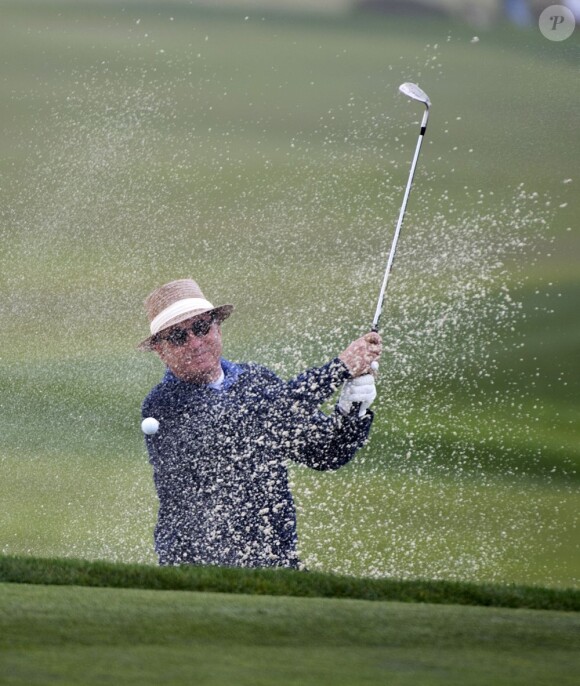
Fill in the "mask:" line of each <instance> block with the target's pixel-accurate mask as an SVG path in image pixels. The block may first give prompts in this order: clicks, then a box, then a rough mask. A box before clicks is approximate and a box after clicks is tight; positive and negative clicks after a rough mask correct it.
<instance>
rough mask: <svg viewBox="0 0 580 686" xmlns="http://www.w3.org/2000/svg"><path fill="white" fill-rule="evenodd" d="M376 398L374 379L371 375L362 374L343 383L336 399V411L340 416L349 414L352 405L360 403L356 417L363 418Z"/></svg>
mask: <svg viewBox="0 0 580 686" xmlns="http://www.w3.org/2000/svg"><path fill="white" fill-rule="evenodd" d="M376 397H377V389H376V388H375V377H374V376H373V375H372V374H363V376H357V377H356V379H349V381H346V382H345V384H344V386H343V387H342V391H341V393H340V398H339V399H338V409H339V410H340V411H341V412H342V414H350V411H351V410H352V406H353V403H360V409H359V411H358V416H359V417H364V415H365V414H366V411H367V410H368V408H369V407H370V406H371V404H372V402H373V400H374V399H375V398H376Z"/></svg>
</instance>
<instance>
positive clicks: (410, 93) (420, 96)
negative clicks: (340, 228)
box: [371, 83, 431, 331]
mask: <svg viewBox="0 0 580 686" xmlns="http://www.w3.org/2000/svg"><path fill="white" fill-rule="evenodd" d="M399 90H400V91H401V93H403V94H404V95H406V96H407V97H409V98H412V99H413V100H418V101H419V102H422V103H423V104H424V105H425V114H424V115H423V120H422V121H421V132H420V133H419V140H418V141H417V147H416V148H415V155H414V157H413V162H412V164H411V172H410V174H409V180H408V181H407V188H406V189H405V195H404V196H403V204H402V205H401V211H400V212H399V220H398V221H397V228H396V229H395V235H394V236H393V242H392V244H391V251H390V253H389V259H388V261H387V268H386V270H385V276H384V279H383V284H382V286H381V291H380V293H379V300H378V302H377V309H376V311H375V316H374V319H373V323H372V327H371V331H378V330H379V320H380V318H381V313H382V311H383V303H384V301H385V294H386V291H387V283H388V281H389V275H390V273H391V267H392V266H393V260H394V259H395V251H396V250H397V242H398V240H399V234H400V233H401V226H402V225H403V217H404V216H405V210H406V209H407V201H408V200H409V193H410V192H411V185H412V183H413V176H414V175H415V167H416V166H417V160H418V159H419V153H420V151H421V144H422V143H423V137H424V136H425V131H426V130H427V120H428V119H429V108H430V107H431V101H430V100H429V97H428V96H427V94H426V93H425V92H424V91H423V90H421V89H420V88H419V86H417V84H415V83H403V84H401V85H400V86H399Z"/></svg>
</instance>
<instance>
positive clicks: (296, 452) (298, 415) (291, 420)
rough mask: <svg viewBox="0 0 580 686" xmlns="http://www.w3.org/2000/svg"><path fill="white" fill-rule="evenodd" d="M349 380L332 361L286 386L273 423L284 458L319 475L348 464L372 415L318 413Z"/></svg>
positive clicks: (339, 364)
mask: <svg viewBox="0 0 580 686" xmlns="http://www.w3.org/2000/svg"><path fill="white" fill-rule="evenodd" d="M349 378H350V372H349V371H348V368H347V367H346V365H345V364H344V363H343V362H342V361H341V360H339V359H338V358H335V359H334V360H332V361H331V362H329V363H328V364H326V365H324V366H323V367H318V368H314V369H310V370H308V371H306V372H304V373H302V374H300V375H299V376H298V377H296V378H295V379H292V380H291V381H289V382H288V383H287V384H286V389H285V390H284V391H283V392H282V394H281V397H280V404H279V405H278V409H279V410H280V412H279V416H278V417H277V418H276V422H275V424H276V426H277V432H276V433H277V434H278V439H279V447H280V448H281V449H282V452H283V455H284V457H286V458H289V459H291V460H293V461H294V462H298V463H300V464H304V465H306V466H308V467H311V468H312V469H317V470H320V471H325V470H333V469H338V468H339V467H342V466H343V465H345V464H346V463H347V462H349V461H350V460H352V458H353V457H354V455H355V453H356V452H357V450H358V449H359V448H361V447H362V446H363V445H364V444H365V442H366V440H367V438H368V435H369V432H370V428H371V424H372V421H373V413H372V412H371V411H368V410H367V413H366V414H365V415H364V416H363V417H358V415H357V413H356V412H352V413H351V414H349V415H343V414H342V413H341V412H340V411H339V410H338V409H337V408H336V407H335V408H334V411H333V412H332V414H330V415H326V414H324V413H323V412H321V411H320V406H321V405H322V403H324V402H325V401H326V400H327V399H328V398H330V397H331V396H332V395H333V393H334V392H335V391H336V390H337V389H338V388H340V386H341V385H342V384H343V383H344V381H346V380H347V379H349Z"/></svg>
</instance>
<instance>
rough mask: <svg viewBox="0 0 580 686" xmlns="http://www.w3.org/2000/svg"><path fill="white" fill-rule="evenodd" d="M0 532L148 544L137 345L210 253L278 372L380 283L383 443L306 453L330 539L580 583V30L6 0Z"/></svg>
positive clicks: (48, 540)
mask: <svg viewBox="0 0 580 686" xmlns="http://www.w3.org/2000/svg"><path fill="white" fill-rule="evenodd" d="M0 13H1V17H2V21H1V22H0V61H1V65H2V69H1V70H0V121H1V127H0V220H1V224H0V227H1V228H0V230H1V235H2V250H1V251H0V279H1V288H2V299H1V304H0V308H1V309H0V312H1V324H2V350H1V353H0V384H1V387H2V393H1V396H0V397H1V400H0V402H1V413H0V426H1V437H2V442H1V444H0V467H1V471H2V480H1V484H0V498H1V500H2V504H3V506H2V510H1V513H0V551H1V552H3V553H5V554H12V553H14V554H30V555H41V556H69V555H72V556H76V557H86V558H106V559H112V560H122V561H142V562H154V561H155V558H154V555H153V552H152V528H153V525H154V520H155V507H156V503H155V496H154V492H153V487H152V483H151V474H150V469H149V465H148V463H147V456H146V452H145V449H144V445H143V440H142V436H141V433H140V429H139V421H140V420H139V417H140V403H141V401H142V399H143V398H144V396H145V395H146V393H147V392H148V390H149V388H150V387H151V386H152V385H154V384H155V383H156V382H157V381H158V379H159V378H160V376H161V374H162V369H161V366H160V363H159V362H158V361H157V360H156V359H154V358H153V357H152V356H151V357H149V356H147V355H144V354H142V353H138V352H137V351H136V350H135V345H136V344H137V343H138V342H139V341H140V340H141V339H143V338H144V337H145V336H146V335H147V325H146V320H145V317H144V313H143V311H142V301H143V299H144V298H145V296H146V295H147V294H148V293H149V292H150V290H152V289H153V288H154V287H155V286H157V285H159V284H160V283H162V282H163V281H165V280H170V279H172V278H179V277H182V276H192V277H194V278H196V279H197V280H198V281H199V282H200V284H201V286H202V288H203V290H204V292H205V294H206V295H207V296H208V297H209V299H210V300H212V301H213V302H216V303H219V302H233V303H235V305H236V312H235V314H234V316H232V317H231V319H230V320H228V322H227V324H226V325H224V336H225V351H226V355H227V356H228V357H230V358H231V359H236V360H248V359H252V360H255V361H258V362H261V363H264V364H267V365H269V366H270V367H272V368H273V369H274V370H275V371H276V372H278V373H279V374H281V375H282V376H284V377H287V378H288V377H290V376H292V375H294V374H296V373H298V372H299V371H301V370H302V369H303V368H305V367H306V366H307V365H313V364H320V363H323V362H324V361H325V360H327V359H329V358H330V357H333V356H334V355H335V354H337V353H338V352H340V350H342V349H343V348H344V347H345V346H346V345H347V344H348V343H349V342H350V340H351V339H352V338H354V337H355V336H357V335H359V334H361V333H362V332H364V331H365V330H366V329H367V328H368V327H369V325H370V322H371V320H372V316H373V314H374V307H375V304H376V297H377V295H378V289H379V286H380V282H381V279H382V275H383V270H384V265H385V263H386V256H387V253H388V248H389V246H390V239H391V236H392V231H393V228H394V225H395V221H396V217H397V214H398V210H399V207H400V203H401V200H402V193H403V190H404V186H405V183H406V181H407V176H408V170H409V165H410V160H411V157H412V152H413V149H414V146H415V142H416V137H417V134H418V124H419V121H420V117H421V115H422V111H421V107H420V106H419V105H417V104H416V103H413V102H410V101H408V100H407V99H406V98H404V97H402V96H400V95H398V92H397V89H398V85H399V84H400V83H402V82H403V81H413V82H417V83H419V84H420V85H421V86H422V87H423V88H424V89H425V90H426V92H427V93H428V94H429V96H430V97H431V100H432V101H433V111H432V114H431V119H430V124H429V130H428V133H427V139H426V142H425V145H424V148H423V152H422V156H421V159H420V163H419V168H418V172H417V176H416V179H415V186H414V190H413V193H412V195H411V200H410V203H409V207H408V214H407V218H406V220H405V225H404V230H403V235H402V239H401V243H400V248H399V252H398V254H397V261H396V264H395V269H394V272H393V275H392V279H391V282H390V285H389V293H388V297H387V302H386V306H385V311H384V315H383V322H382V326H383V336H384V341H385V347H386V353H385V355H384V357H383V362H382V365H381V372H380V379H379V386H378V388H379V398H378V400H377V402H376V421H375V424H374V428H373V432H372V436H371V441H370V443H369V445H368V446H367V447H366V448H365V449H364V450H363V451H362V452H361V453H360V454H359V456H358V457H357V458H356V460H355V461H354V462H353V463H352V464H350V465H349V466H347V467H345V468H344V469H342V470H340V471H339V472H337V473H335V474H323V475H320V474H312V473H310V472H308V471H306V470H303V469H298V468H294V469H293V480H294V492H295V496H296V501H297V504H298V506H299V517H300V519H299V527H300V539H301V550H302V557H303V559H304V561H305V562H306V564H307V565H308V566H309V567H310V568H313V569H321V570H326V571H335V572H339V573H349V574H356V575H377V576H384V575H389V576H398V577H404V578H410V577H417V576H422V577H428V578H449V579H466V580H476V581H486V580H489V581H502V582H518V583H531V584H544V585H555V586H576V585H577V584H578V572H579V569H580V559H579V557H580V556H579V552H578V535H577V528H576V527H577V518H578V509H579V503H580V498H579V497H578V473H577V470H578V465H579V464H580V444H579V440H578V439H579V432H578V418H579V407H580V403H579V395H578V390H579V388H578V373H577V359H578V349H579V345H578V344H579V341H580V327H579V325H578V299H579V293H580V275H579V274H578V268H577V256H578V248H579V245H580V239H579V238H578V231H577V217H578V216H579V212H580V199H579V194H578V191H577V187H578V176H577V171H578V153H579V152H580V142H579V141H578V136H577V125H576V122H577V112H578V111H579V105H580V90H579V89H578V59H579V57H580V43H579V41H578V35H577V34H578V31H576V33H575V34H574V35H573V36H572V37H571V38H570V39H568V40H566V41H563V42H561V43H556V42H551V41H548V40H547V39H545V38H544V37H543V36H542V35H541V33H540V32H539V30H538V29H537V26H530V27H528V28H518V27H514V26H511V25H508V24H507V23H505V22H503V23H502V22H499V23H494V24H492V25H489V26H481V25H478V26H474V25H472V24H468V23H465V22H464V21H463V20H462V19H459V18H457V17H455V16H445V17H444V16H439V17H425V16H420V15H417V16H401V15H394V14H387V13H385V14H383V13H379V14H374V13H368V12H362V11H358V12H346V11H345V12H341V13H339V14H336V15H332V14H330V13H325V14H317V13H315V12H309V13H307V14H300V13H293V14H289V13H286V14H284V13H281V12H278V13H271V12H268V11H265V10H262V9H256V8H254V9H251V10H246V9H243V8H242V9H235V8H230V9H228V10H225V9H222V10H221V11H217V10H213V11H212V10H210V9H203V8H200V7H194V6H191V5H190V4H189V3H185V2H173V3H170V2H167V3H164V2H148V3H146V2H138V1H137V0H133V1H132V2H129V3H106V2H97V1H96V0H95V1H90V0H86V1H85V2H82V3H72V2H69V3H67V2H61V3H59V2H50V3H49V2H5V1H1V2H0Z"/></svg>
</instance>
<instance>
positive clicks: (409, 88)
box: [399, 83, 431, 107]
mask: <svg viewBox="0 0 580 686" xmlns="http://www.w3.org/2000/svg"><path fill="white" fill-rule="evenodd" d="M399 90H400V91H401V93H403V95H406V96H407V97H408V98H412V99H413V100H418V101H419V102H422V103H423V104H424V105H425V106H426V107H430V106H431V100H429V96H428V95H427V93H425V91H424V90H421V88H419V86H418V85H417V84H416V83H402V84H401V85H400V86H399Z"/></svg>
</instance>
